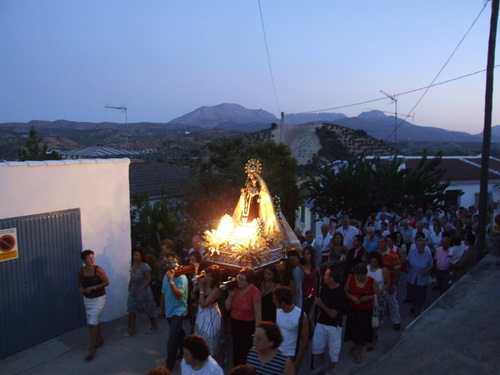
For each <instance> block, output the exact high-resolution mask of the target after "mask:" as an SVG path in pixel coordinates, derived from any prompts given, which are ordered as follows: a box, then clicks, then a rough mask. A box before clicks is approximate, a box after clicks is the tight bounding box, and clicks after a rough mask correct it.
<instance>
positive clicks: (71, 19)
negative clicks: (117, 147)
mask: <svg viewBox="0 0 500 375" xmlns="http://www.w3.org/2000/svg"><path fill="white" fill-rule="evenodd" d="M484 5H485V1H484V0H418V1H417V0H357V1H354V0H342V1H341V0H322V1H320V0H308V1H305V0H303V1H295V0H260V7H259V1H258V0H197V1H194V0H175V1H174V0H148V1H139V0H133V1H132V0H81V1H68V0H45V1H36V0H30V1H28V0H1V1H0V56H1V57H0V122H27V121H30V120H49V121H53V120H58V119H65V120H74V121H90V122H103V121H112V122H124V121H125V115H124V113H121V112H120V111H119V110H113V109H105V108H104V106H106V105H111V106H121V105H126V106H127V107H128V121H129V122H139V121H151V122H168V121H170V120H172V119H174V118H176V117H178V116H181V115H184V114H186V113H188V112H191V111H193V110H195V109H197V108H198V107H201V106H204V105H207V106H212V105H216V104H220V103H237V104H241V105H242V106H244V107H246V108H249V109H264V110H266V111H269V112H271V113H273V114H275V115H276V116H278V117H279V113H280V112H281V111H283V112H285V114H286V113H299V112H308V111H316V110H323V109H328V108H335V107H340V106H344V105H350V104H354V103H360V102H365V101H369V100H373V99H379V98H384V95H383V94H382V93H381V92H380V90H383V91H384V92H386V93H388V94H390V95H393V94H401V93H406V92H408V91H411V90H414V89H419V88H422V87H425V86H428V85H430V84H431V83H432V81H433V80H434V78H435V77H436V75H438V73H439V71H440V70H441V69H442V68H443V66H444V65H445V63H446V61H447V60H448V59H449V58H450V56H451V55H452V54H453V51H454V50H455V49H456V48H457V45H458V44H459V42H460V41H461V39H462V38H463V37H464V36H465V35H466V33H467V31H468V30H469V28H470V27H471V25H472V24H473V22H474V20H475V19H476V18H477V17H478V15H479V14H480V16H479V18H478V19H477V21H476V23H475V24H474V26H473V27H472V29H471V30H470V32H469V33H468V35H467V36H466V37H465V39H464V40H463V42H462V44H461V45H460V46H459V47H458V49H457V50H456V52H455V54H454V55H453V57H452V58H451V60H450V61H449V62H448V64H447V65H446V67H445V68H444V69H443V71H442V72H441V74H440V75H439V77H438V78H437V79H436V81H435V82H436V83H439V82H444V81H447V80H450V79H454V78H458V77H461V76H465V75H468V74H470V73H474V72H477V71H480V70H484V69H485V68H486V60H487V48H488V37H489V25H490V16H491V2H488V3H487V5H486V8H485V9H484V10H483V12H482V13H481V10H482V9H483V7H484ZM261 11H262V20H263V22H264V27H265V32H266V33H265V35H266V38H265V37H264V32H263V28H262V21H261ZM499 39H500V36H499V37H498V38H497V59H496V64H497V65H498V64H500V59H499V58H498V55H499V53H498V49H499V45H498V44H499V43H498V40H499ZM266 40H267V47H268V49H267V50H268V52H269V61H270V64H269V62H268V56H267V53H266ZM269 65H271V68H272V76H271V73H270V68H269ZM499 74H500V69H498V68H497V69H496V70H495V75H496V81H495V91H496V93H495V98H494V103H496V104H497V107H496V108H494V112H493V125H498V124H500V111H499V108H498V105H499V104H500V94H499V93H498V89H499V88H500V86H499V83H498V82H499V81H500V77H499ZM271 77H273V78H274V88H273V79H272V78H271ZM485 80H486V73H485V72H482V73H479V74H475V75H472V76H469V77H467V78H462V79H459V80H455V81H452V82H450V83H447V84H443V85H439V86H436V87H433V88H431V89H430V90H429V91H428V92H427V94H426V95H425V96H424V97H423V99H422V100H421V102H420V103H419V104H418V105H417V106H416V108H415V109H414V110H412V109H413V108H414V106H415V105H416V104H417V102H418V101H419V99H420V98H421V96H422V95H423V94H424V90H420V91H416V92H414V93H412V94H404V95H399V96H397V99H398V113H399V114H400V115H401V114H413V113H414V114H415V117H414V119H413V120H410V121H411V122H413V123H414V124H417V125H425V126H435V127H441V128H446V129H449V130H461V131H466V132H469V133H473V134H476V133H479V132H481V131H482V129H483V122H484V96H485ZM275 93H276V95H275ZM370 109H377V110H382V111H387V112H391V113H388V114H392V113H393V112H394V111H395V105H394V103H393V104H391V100H390V99H388V98H384V99H383V100H379V101H375V102H372V103H367V104H361V105H356V106H351V107H347V108H339V109H332V110H329V111H327V112H340V113H344V114H346V115H347V116H356V115H358V114H359V113H361V112H363V111H366V110H370Z"/></svg>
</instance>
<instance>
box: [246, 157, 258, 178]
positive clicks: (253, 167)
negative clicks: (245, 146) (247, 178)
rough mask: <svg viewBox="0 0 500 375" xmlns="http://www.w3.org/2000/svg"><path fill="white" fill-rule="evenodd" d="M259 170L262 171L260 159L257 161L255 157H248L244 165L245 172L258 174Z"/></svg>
mask: <svg viewBox="0 0 500 375" xmlns="http://www.w3.org/2000/svg"><path fill="white" fill-rule="evenodd" d="M261 171H262V165H261V164H260V161H258V160H257V159H250V160H249V161H248V162H247V164H246V165H245V172H247V174H250V173H257V174H260V172H261Z"/></svg>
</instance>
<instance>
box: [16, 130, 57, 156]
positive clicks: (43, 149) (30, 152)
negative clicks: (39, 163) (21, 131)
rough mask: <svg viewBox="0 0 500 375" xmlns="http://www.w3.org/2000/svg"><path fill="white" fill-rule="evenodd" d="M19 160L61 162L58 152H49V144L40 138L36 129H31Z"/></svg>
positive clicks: (19, 153)
mask: <svg viewBox="0 0 500 375" xmlns="http://www.w3.org/2000/svg"><path fill="white" fill-rule="evenodd" d="M17 155H18V157H19V160H21V161H25V160H59V159H60V158H61V157H60V156H59V153H57V152H56V151H51V152H47V144H46V143H45V142H44V141H43V138H42V137H40V136H38V134H37V132H36V129H35V127H33V126H32V127H31V128H30V131H29V136H28V140H27V141H26V143H25V144H24V148H22V149H21V150H19V152H18V154H17Z"/></svg>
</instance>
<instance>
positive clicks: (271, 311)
mask: <svg viewBox="0 0 500 375" xmlns="http://www.w3.org/2000/svg"><path fill="white" fill-rule="evenodd" d="M277 286H279V277H278V271H277V270H276V267H274V265H273V266H271V265H267V266H265V267H264V268H263V269H262V281H261V282H260V288H259V290H260V293H261V294H262V320H265V321H269V322H276V306H275V304H274V302H273V290H274V288H276V287H277Z"/></svg>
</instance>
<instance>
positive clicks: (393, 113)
mask: <svg viewBox="0 0 500 375" xmlns="http://www.w3.org/2000/svg"><path fill="white" fill-rule="evenodd" d="M365 109H366V110H367V111H378V112H382V113H387V114H389V115H395V114H396V113H395V112H389V111H381V110H380V109H374V108H365ZM400 115H401V116H404V117H405V119H407V118H411V120H412V121H413V120H414V119H415V113H413V114H411V115H406V114H404V113H400Z"/></svg>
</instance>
